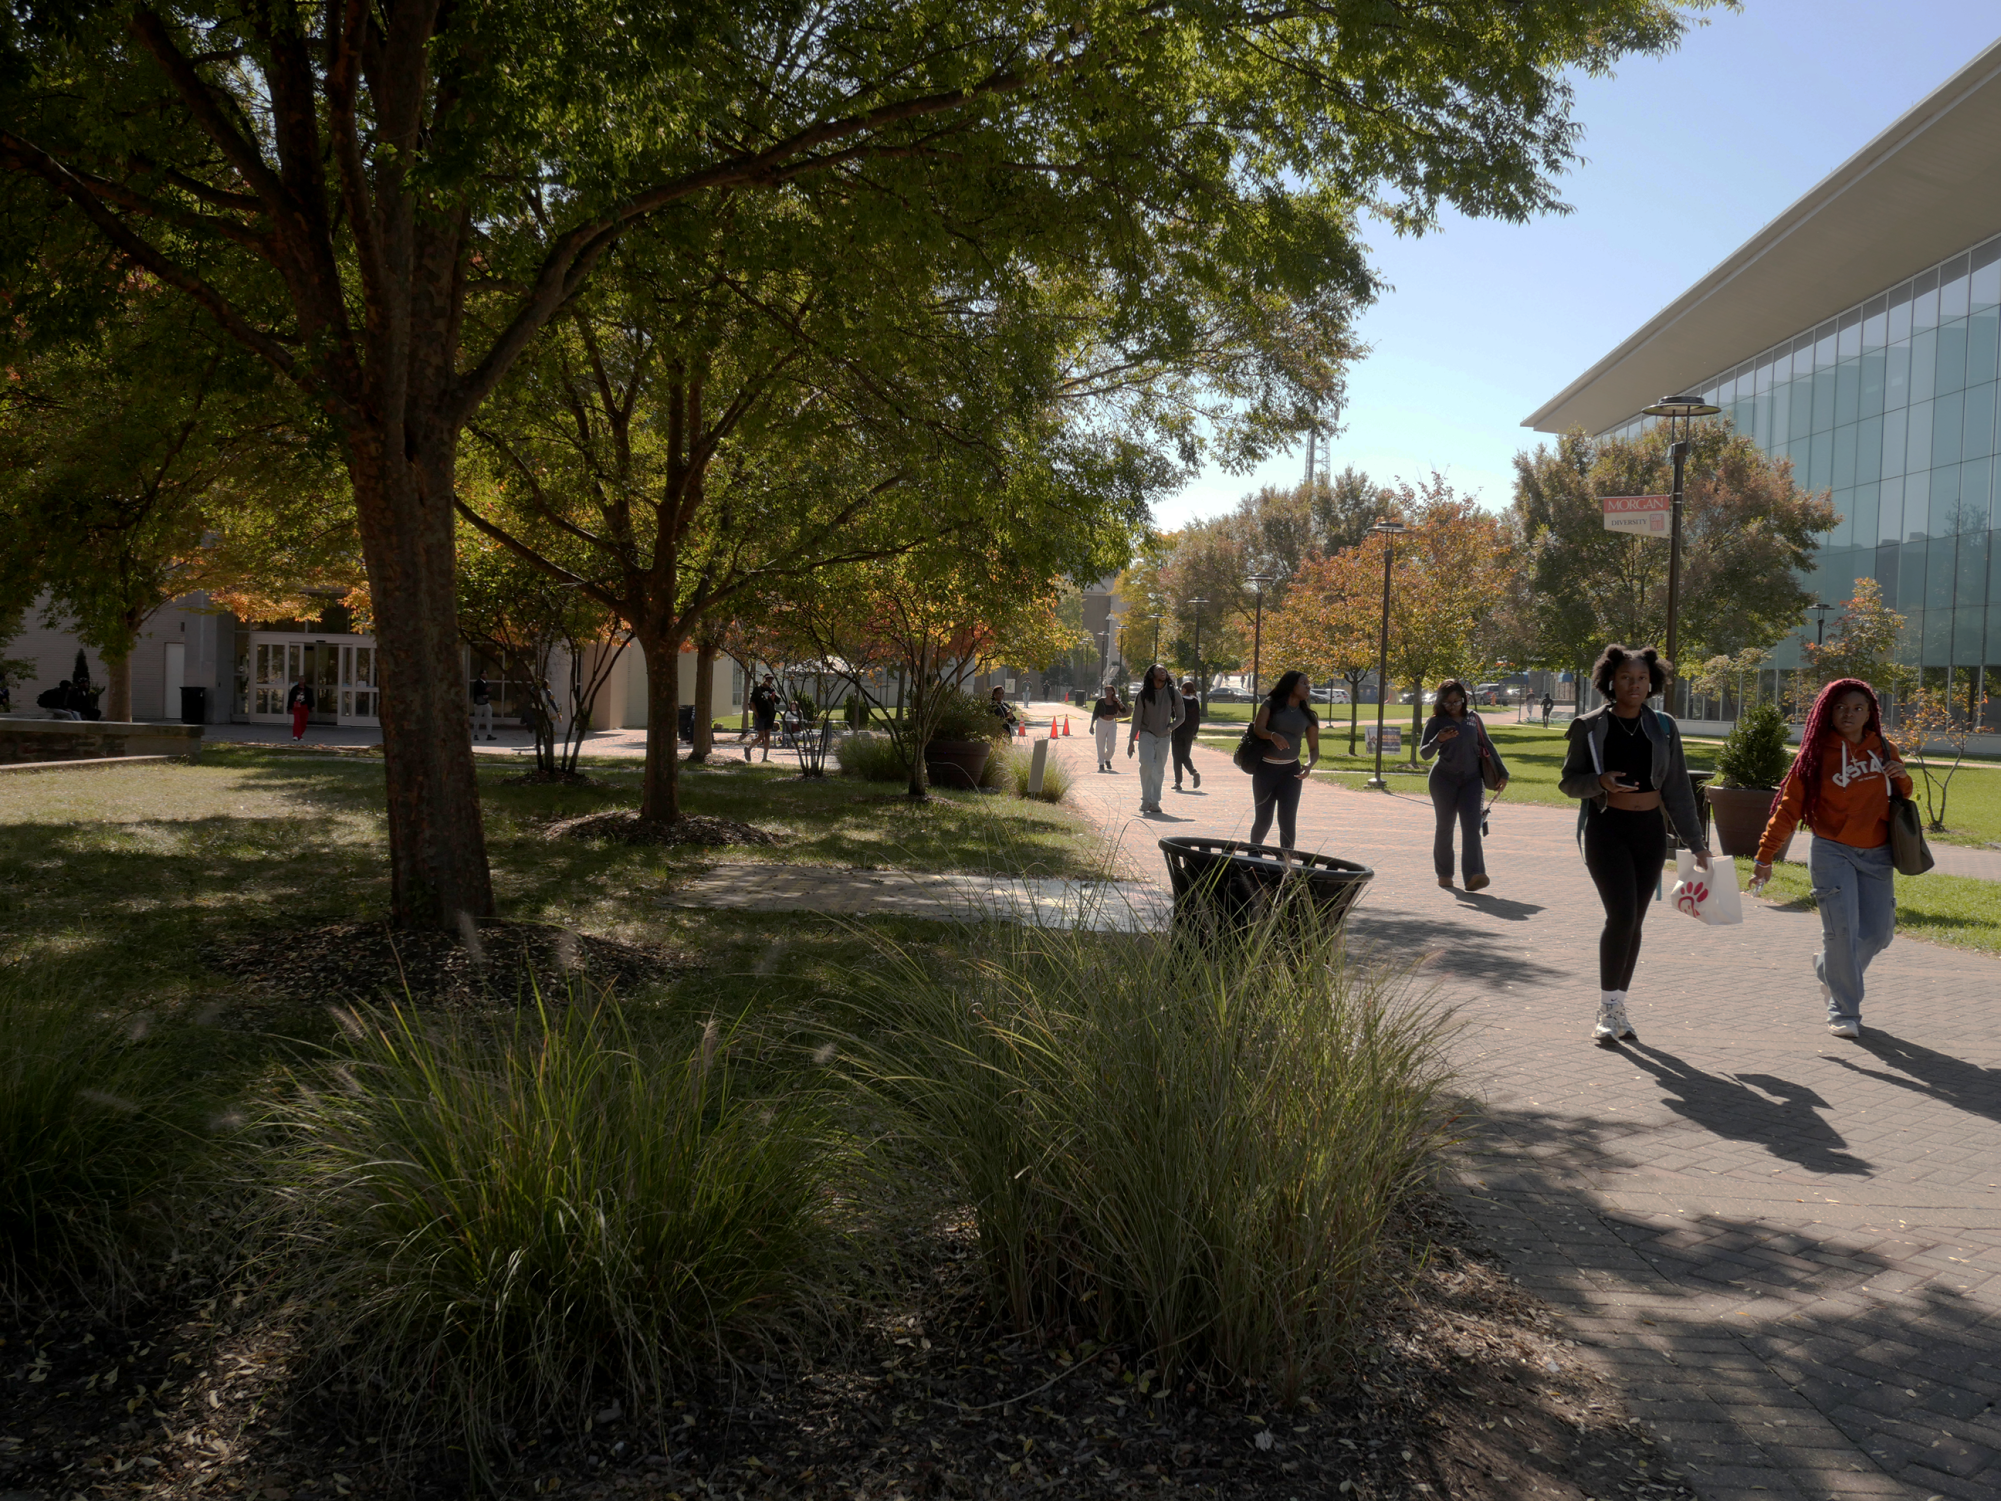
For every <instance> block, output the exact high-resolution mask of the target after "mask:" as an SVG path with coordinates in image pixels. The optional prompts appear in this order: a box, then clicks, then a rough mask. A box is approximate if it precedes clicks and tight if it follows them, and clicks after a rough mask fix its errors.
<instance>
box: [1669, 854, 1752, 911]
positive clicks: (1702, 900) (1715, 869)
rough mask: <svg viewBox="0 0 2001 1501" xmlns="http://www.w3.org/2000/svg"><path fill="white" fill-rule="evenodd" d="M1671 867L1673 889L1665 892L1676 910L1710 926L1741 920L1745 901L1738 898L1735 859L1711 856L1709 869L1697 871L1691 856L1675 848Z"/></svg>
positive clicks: (1724, 856)
mask: <svg viewBox="0 0 2001 1501" xmlns="http://www.w3.org/2000/svg"><path fill="white" fill-rule="evenodd" d="M1674 869H1675V883H1674V890H1672V891H1670V892H1669V893H1668V900H1670V901H1671V902H1673V903H1674V907H1675V910H1676V911H1677V912H1686V913H1687V914H1688V915H1689V916H1690V917H1692V918H1694V919H1695V920H1696V921H1697V922H1706V923H1708V924H1709V925H1710V926H1711V927H1712V928H1727V927H1730V926H1731V925H1732V924H1735V923H1740V922H1742V921H1743V920H1744V904H1743V903H1742V902H1741V901H1739V900H1738V898H1737V862H1736V861H1735V860H1732V859H1730V858H1729V857H1728V856H1726V855H1711V856H1710V857H1709V869H1707V870H1697V869H1696V868H1695V856H1694V855H1692V854H1690V853H1689V852H1688V851H1687V850H1676V851H1675V852H1674Z"/></svg>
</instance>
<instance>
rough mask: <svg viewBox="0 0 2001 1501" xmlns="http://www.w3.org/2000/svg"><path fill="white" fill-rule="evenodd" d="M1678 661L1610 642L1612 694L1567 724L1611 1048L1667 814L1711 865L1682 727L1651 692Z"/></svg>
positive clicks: (1606, 655)
mask: <svg viewBox="0 0 2001 1501" xmlns="http://www.w3.org/2000/svg"><path fill="white" fill-rule="evenodd" d="M1673 670H1674V664H1673V663H1671V662H1664V661H1662V660H1661V658H1660V654H1659V653H1658V652H1656V651H1655V650H1654V649H1653V648H1652V647H1651V646H1649V647H1645V648H1641V649H1638V650H1635V649H1633V648H1630V647H1624V646H1608V647H1606V648H1605V650H1604V651H1603V652H1601V653H1599V656H1598V661H1597V664H1596V665H1595V666H1593V668H1592V669H1591V682H1592V685H1593V686H1594V687H1595V688H1597V690H1598V691H1599V692H1600V693H1601V694H1603V695H1604V696H1605V698H1606V699H1607V700H1608V702H1607V703H1605V704H1604V705H1603V706H1602V707H1600V708H1597V709H1593V710H1592V711H1591V712H1590V713H1589V714H1580V715H1579V716H1578V717H1577V718H1575V719H1573V720H1572V721H1571V722H1570V729H1569V731H1568V739H1569V742H1570V746H1569V750H1568V752H1567V753H1566V754H1565V756H1564V758H1563V780H1562V782H1561V783H1560V784H1559V785H1560V786H1561V788H1562V790H1563V792H1564V793H1565V794H1566V795H1567V796H1570V797H1574V798H1579V799H1582V805H1581V806H1580V807H1579V808H1578V810H1577V820H1578V823H1577V827H1578V834H1579V837H1580V839H1581V840H1582V842H1583V845H1584V868H1585V869H1586V870H1588V871H1590V872H1591V880H1592V882H1593V884H1595V885H1596V886H1597V888H1598V899H1599V900H1600V901H1601V902H1603V903H1604V904H1605V930H1604V932H1603V933H1601V934H1600V935H1599V938H1598V984H1599V985H1600V987H1602V990H1603V994H1602V995H1601V996H1600V998H1599V1002H1598V1024H1597V1026H1596V1027H1594V1028H1593V1029H1592V1036H1593V1037H1595V1038H1596V1039H1597V1040H1598V1042H1599V1043H1600V1045H1602V1046H1607V1047H1609V1046H1611V1045H1612V1044H1613V1043H1616V1042H1618V1041H1619V1040H1620V1039H1621V1038H1624V1037H1632V1036H1633V1035H1634V1032H1633V1024H1632V1022H1631V1020H1630V1019H1628V1017H1627V1015H1626V989H1627V987H1628V986H1629V985H1631V984H1632V983H1633V966H1634V965H1635V964H1637V963H1638V962H1639V958H1640V928H1641V925H1642V924H1643V923H1645V922H1646V920H1647V904H1648V903H1650V902H1652V901H1653V899H1654V893H1655V891H1656V890H1657V889H1658V887H1659V885H1660V881H1661V867H1662V866H1663V865H1664V864H1666V862H1667V838H1668V826H1667V820H1669V819H1671V820H1672V821H1673V823H1674V829H1675V833H1676V834H1678V835H1679V836H1680V838H1681V842H1682V844H1683V845H1685V846H1686V847H1687V848H1689V849H1691V850H1693V851H1694V852H1695V863H1696V865H1697V866H1699V867H1700V868H1701V869H1703V870H1707V869H1708V868H1709V849H1708V846H1707V844H1706V843H1705V842H1704V840H1703V837H1702V820H1701V818H1700V817H1699V815H1698V814H1697V812H1696V807H1695V793H1694V790H1693V789H1692V788H1691V787H1690V786H1689V784H1688V764H1687V762H1685V761H1684V760H1683V759H1682V753H1681V731H1680V730H1679V729H1678V728H1676V726H1675V722H1674V721H1673V720H1672V719H1670V718H1669V717H1668V716H1667V715H1665V714H1662V713H1660V712H1658V711H1657V710H1654V709H1649V708H1648V707H1647V700H1648V699H1649V698H1652V697H1653V696H1654V695H1655V694H1657V693H1660V692H1661V691H1662V690H1663V689H1665V688H1666V687H1667V683H1668V677H1669V675H1670V674H1671V673H1672V672H1673Z"/></svg>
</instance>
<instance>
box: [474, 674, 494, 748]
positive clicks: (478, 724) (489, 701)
mask: <svg viewBox="0 0 2001 1501" xmlns="http://www.w3.org/2000/svg"><path fill="white" fill-rule="evenodd" d="M482 730H484V731H485V732H486V738H487V739H489V740H492V739H495V738H496V737H495V735H494V733H493V689H492V687H491V686H489V685H488V683H487V681H486V676H485V674H483V673H481V674H475V675H474V677H473V680H472V738H473V739H475V740H477V739H479V736H480V731H482Z"/></svg>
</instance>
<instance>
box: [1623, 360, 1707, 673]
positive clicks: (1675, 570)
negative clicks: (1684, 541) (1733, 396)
mask: <svg viewBox="0 0 2001 1501" xmlns="http://www.w3.org/2000/svg"><path fill="white" fill-rule="evenodd" d="M1641 410H1642V411H1644V412H1645V413H1646V415H1647V416H1649V417H1662V418H1665V419H1666V420H1667V425H1668V455H1669V457H1670V458H1672V459H1673V460H1674V499H1673V509H1672V511H1671V512H1670V515H1671V517H1672V520H1671V521H1670V523H1669V535H1668V597H1667V640H1666V641H1665V642H1664V643H1663V645H1662V654H1663V655H1664V656H1666V657H1667V659H1668V660H1669V661H1670V662H1674V661H1676V660H1678V659H1677V658H1676V656H1675V652H1676V650H1677V649H1678V648H1679V646H1680V636H1681V501H1682V478H1683V473H1684V471H1685V470H1686V468H1687V466H1688V437H1689V432H1690V429H1691V428H1692V427H1693V426H1694V424H1695V419H1696V418H1698V417H1714V416H1715V415H1716V414H1717V413H1718V412H1720V411H1722V410H1723V408H1721V407H1719V406H1716V405H1714V404H1712V403H1710V402H1707V401H1704V400H1703V399H1702V398H1701V397H1700V396H1698V395H1695V394H1694V393H1690V394H1688V395H1684V396H1663V397H1662V398H1661V399H1660V400H1659V401H1657V402H1655V403H1654V404H1653V405H1652V406H1650V407H1643V408H1642V409H1641ZM1677 422H1679V423H1680V424H1681V430H1680V436H1679V437H1677V436H1676V435H1675V424H1676V423H1677Z"/></svg>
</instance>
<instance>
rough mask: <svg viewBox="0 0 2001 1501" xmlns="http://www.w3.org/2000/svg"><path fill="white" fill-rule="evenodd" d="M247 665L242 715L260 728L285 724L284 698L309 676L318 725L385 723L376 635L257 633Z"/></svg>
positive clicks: (288, 718)
mask: <svg viewBox="0 0 2001 1501" xmlns="http://www.w3.org/2000/svg"><path fill="white" fill-rule="evenodd" d="M247 651H248V655H247V658H246V659H244V662H243V682H244V698H243V703H242V707H241V710H240V712H241V713H242V714H243V715H244V717H245V718H247V719H249V720H251V721H253V722H258V723H270V724H284V723H288V722H289V721H290V719H291V716H290V715H288V714H286V713H285V695H286V694H287V692H289V691H290V689H291V685H292V684H293V682H294V681H296V680H297V679H298V678H300V677H304V678H305V680H306V682H307V684H308V685H309V686H310V687H311V688H312V690H313V714H312V721H311V722H312V723H314V724H333V725H366V726H370V727H373V726H375V725H378V724H380V723H381V722H382V721H381V719H380V717H379V716H380V714H381V709H382V705H381V703H380V701H379V698H378V694H377V688H376V679H377V668H376V658H375V638H374V637H372V636H336V637H333V638H332V639H328V638H326V637H321V636H288V635H279V634H277V633H275V632H266V631H256V632H252V633H251V635H250V639H249V641H248V643H247Z"/></svg>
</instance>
